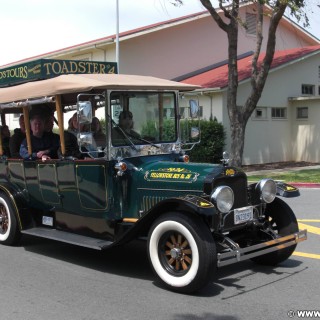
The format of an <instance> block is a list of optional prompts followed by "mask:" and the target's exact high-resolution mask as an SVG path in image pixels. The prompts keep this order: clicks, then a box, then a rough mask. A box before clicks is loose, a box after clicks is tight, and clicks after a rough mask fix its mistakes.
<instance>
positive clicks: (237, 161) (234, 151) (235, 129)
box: [230, 121, 246, 167]
mask: <svg viewBox="0 0 320 320" xmlns="http://www.w3.org/2000/svg"><path fill="white" fill-rule="evenodd" d="M230 129H231V153H230V165H232V166H236V167H240V166H241V164H242V154H243V148H244V137H245V131H246V123H244V121H231V123H230Z"/></svg>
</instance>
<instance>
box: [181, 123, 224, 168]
mask: <svg viewBox="0 0 320 320" xmlns="http://www.w3.org/2000/svg"><path fill="white" fill-rule="evenodd" d="M191 125H192V124H191ZM200 129H201V141H200V143H199V144H197V145H195V146H194V148H193V149H192V150H190V151H188V152H187V154H188V155H189V156H190V161H191V162H207V163H220V160H221V159H222V152H223V148H224V146H225V131H224V128H223V125H222V124H221V123H219V122H218V121H215V120H209V121H207V120H201V121H200Z"/></svg>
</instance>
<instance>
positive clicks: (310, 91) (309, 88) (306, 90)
mask: <svg viewBox="0 0 320 320" xmlns="http://www.w3.org/2000/svg"><path fill="white" fill-rule="evenodd" d="M301 93H302V94H306V95H309V96H310V95H312V96H314V85H312V84H303V85H302V86H301Z"/></svg>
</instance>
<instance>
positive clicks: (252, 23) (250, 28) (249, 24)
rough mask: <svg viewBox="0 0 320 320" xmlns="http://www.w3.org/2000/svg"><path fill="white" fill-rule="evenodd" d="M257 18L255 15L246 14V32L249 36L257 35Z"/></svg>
mask: <svg viewBox="0 0 320 320" xmlns="http://www.w3.org/2000/svg"><path fill="white" fill-rule="evenodd" d="M256 30H257V17H256V15H255V14H253V13H246V32H247V34H251V35H256Z"/></svg>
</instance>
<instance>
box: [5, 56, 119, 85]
mask: <svg viewBox="0 0 320 320" xmlns="http://www.w3.org/2000/svg"><path fill="white" fill-rule="evenodd" d="M117 72H118V71H117V63H116V62H102V61H82V60H52V59H39V60H35V61H31V62H28V63H24V64H19V65H16V66H11V67H8V68H5V69H0V87H5V86H10V85H15V84H19V83H23V82H28V81H33V80H43V79H48V78H53V77H56V76H59V75H62V74H84V73H117Z"/></svg>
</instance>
